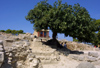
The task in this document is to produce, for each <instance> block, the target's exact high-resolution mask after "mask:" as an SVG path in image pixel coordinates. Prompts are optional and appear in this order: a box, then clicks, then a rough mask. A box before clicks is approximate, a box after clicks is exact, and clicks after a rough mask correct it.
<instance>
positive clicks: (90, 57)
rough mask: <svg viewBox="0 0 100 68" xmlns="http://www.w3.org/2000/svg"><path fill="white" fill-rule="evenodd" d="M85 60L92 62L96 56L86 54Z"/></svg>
mask: <svg viewBox="0 0 100 68" xmlns="http://www.w3.org/2000/svg"><path fill="white" fill-rule="evenodd" d="M87 61H88V62H94V61H97V58H95V57H92V56H87Z"/></svg>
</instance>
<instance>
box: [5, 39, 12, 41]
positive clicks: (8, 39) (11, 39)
mask: <svg viewBox="0 0 100 68" xmlns="http://www.w3.org/2000/svg"><path fill="white" fill-rule="evenodd" d="M5 41H7V42H13V41H14V40H13V39H5Z"/></svg>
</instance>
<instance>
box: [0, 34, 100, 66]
mask: <svg viewBox="0 0 100 68" xmlns="http://www.w3.org/2000/svg"><path fill="white" fill-rule="evenodd" d="M46 40H47V39H46ZM61 42H66V41H61ZM67 47H68V48H69V49H70V50H72V51H73V50H95V51H98V49H96V48H93V47H92V46H89V45H86V44H82V43H80V44H78V43H76V42H69V41H67ZM82 47H83V49H81V48H82ZM60 55H63V56H64V55H65V56H67V58H68V59H71V60H76V61H78V62H80V63H81V62H82V63H81V64H79V65H78V66H77V67H76V68H80V67H81V68H82V67H83V68H84V66H85V67H87V68H88V67H89V66H90V68H95V67H91V65H99V63H100V54H98V53H97V52H86V53H84V54H76V55H75V54H71V53H70V51H66V50H59V51H57V50H56V49H53V48H50V47H49V46H47V45H46V44H43V43H41V39H36V38H34V36H33V35H31V34H30V33H26V34H19V35H18V36H15V35H11V34H5V33H0V68H46V67H48V66H47V65H48V64H49V65H50V64H51V65H52V64H57V63H59V62H60V61H61V58H60ZM64 62H65V61H64ZM83 62H85V63H83ZM87 62H88V63H87ZM86 64H89V66H87V65H86ZM83 65H84V66H83ZM57 66H58V67H56V68H59V65H58V64H57ZM66 68H67V67H66Z"/></svg>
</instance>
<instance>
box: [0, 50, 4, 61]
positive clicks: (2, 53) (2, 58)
mask: <svg viewBox="0 0 100 68" xmlns="http://www.w3.org/2000/svg"><path fill="white" fill-rule="evenodd" d="M3 61H4V52H0V63H3Z"/></svg>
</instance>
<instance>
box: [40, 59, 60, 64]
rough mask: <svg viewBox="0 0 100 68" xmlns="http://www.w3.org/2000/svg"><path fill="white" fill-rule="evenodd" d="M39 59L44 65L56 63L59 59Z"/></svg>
mask: <svg viewBox="0 0 100 68" xmlns="http://www.w3.org/2000/svg"><path fill="white" fill-rule="evenodd" d="M40 61H41V63H42V64H43V65H44V64H45V65H47V64H58V62H59V61H54V60H52V61H50V60H40Z"/></svg>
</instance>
